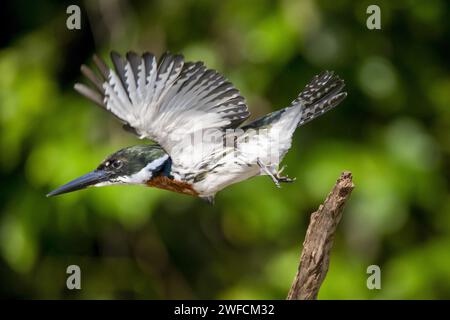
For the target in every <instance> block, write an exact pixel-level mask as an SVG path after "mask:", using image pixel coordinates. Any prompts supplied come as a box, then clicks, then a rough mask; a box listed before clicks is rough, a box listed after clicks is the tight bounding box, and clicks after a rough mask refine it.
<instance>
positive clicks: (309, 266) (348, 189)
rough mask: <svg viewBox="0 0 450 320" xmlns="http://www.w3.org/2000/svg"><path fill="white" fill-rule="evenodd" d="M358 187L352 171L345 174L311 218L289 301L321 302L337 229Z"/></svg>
mask: <svg viewBox="0 0 450 320" xmlns="http://www.w3.org/2000/svg"><path fill="white" fill-rule="evenodd" d="M353 188H354V184H353V181H352V174H351V172H343V173H342V174H341V176H340V178H339V179H338V180H337V182H336V185H335V186H334V188H333V190H331V192H330V193H329V194H328V196H327V198H326V199H325V201H324V203H323V204H321V205H320V207H319V209H318V210H317V211H316V212H314V213H313V214H312V215H311V220H310V223H309V226H308V230H307V231H306V236H305V240H304V242H303V251H302V253H301V258H300V264H299V267H298V271H297V274H296V276H295V278H294V282H293V283H292V286H291V289H290V290H289V294H288V297H287V299H288V300H313V299H317V295H318V293H319V289H320V286H321V285H322V282H323V280H324V279H325V276H326V274H327V271H328V266H329V263H330V251H331V248H332V247H333V240H334V234H335V232H336V227H337V225H338V224H339V221H340V220H341V217H342V212H343V210H344V205H345V203H346V201H347V199H348V197H349V196H350V194H351V193H352V190H353Z"/></svg>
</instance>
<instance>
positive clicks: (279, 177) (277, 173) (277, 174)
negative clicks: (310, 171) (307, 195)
mask: <svg viewBox="0 0 450 320" xmlns="http://www.w3.org/2000/svg"><path fill="white" fill-rule="evenodd" d="M285 168H286V166H282V167H281V169H280V170H278V171H275V174H274V177H275V179H277V181H278V182H286V183H292V182H294V181H295V180H296V178H289V177H288V176H287V175H286V176H282V175H281V173H282V172H283V170H284V169H285Z"/></svg>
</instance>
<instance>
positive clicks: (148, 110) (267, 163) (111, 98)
mask: <svg viewBox="0 0 450 320" xmlns="http://www.w3.org/2000/svg"><path fill="white" fill-rule="evenodd" d="M93 61H94V64H95V66H96V68H89V67H87V66H86V65H82V66H81V72H82V74H83V75H84V76H85V77H86V79H87V80H88V84H89V85H86V84H82V83H76V84H75V86H74V88H75V90H76V91H77V92H78V93H80V94H81V95H83V96H84V97H86V98H87V99H89V100H90V101H92V102H94V103H95V104H97V105H99V106H100V107H102V108H103V109H105V110H106V111H109V112H110V113H112V114H113V115H114V116H115V117H116V118H118V119H119V120H120V121H121V122H122V124H123V128H124V129H125V130H127V131H130V132H132V133H134V134H136V135H137V136H138V137H139V138H141V139H143V138H146V139H149V140H150V141H151V142H150V141H149V143H147V144H142V145H136V146H131V147H127V148H124V149H121V150H119V151H117V152H115V153H113V154H111V155H110V156H108V157H107V158H106V159H105V160H104V161H103V162H101V163H100V165H99V166H98V167H97V168H96V169H95V170H93V171H92V172H90V173H87V174H85V175H83V176H81V177H79V178H77V179H75V180H73V181H71V182H69V183H67V184H65V185H63V186H61V187H59V188H57V189H56V190H54V191H52V192H50V193H48V194H47V196H56V195H60V194H64V193H68V192H72V191H76V190H81V189H85V188H87V187H90V186H95V187H101V186H108V185H118V184H137V185H144V186H149V187H157V188H161V189H166V190H170V191H174V192H177V193H182V194H188V195H192V196H196V197H199V198H201V199H203V200H205V201H207V202H209V203H211V204H212V203H214V197H215V195H216V193H217V192H219V191H220V190H222V189H224V188H226V187H228V186H230V185H232V184H235V183H237V182H240V181H243V180H246V179H249V178H251V177H254V176H260V175H263V176H268V177H270V178H271V179H272V181H273V182H274V183H275V185H276V186H277V187H280V184H281V183H289V182H293V181H294V180H295V179H291V178H289V177H288V176H283V175H282V171H283V169H284V166H282V167H281V168H280V162H281V161H282V159H283V157H284V156H285V154H286V153H287V151H288V150H289V149H290V148H291V143H292V136H293V133H294V131H295V130H296V128H297V127H299V126H301V125H304V124H305V123H307V122H309V121H311V120H313V119H315V118H316V117H318V116H320V115H322V114H324V113H325V112H327V111H328V110H331V109H333V108H334V107H336V106H337V105H339V103H340V102H341V101H342V100H344V98H345V97H346V96H347V93H346V92H343V91H342V90H343V88H344V86H345V83H344V81H343V80H342V79H340V78H339V77H338V76H337V75H335V74H334V72H332V71H324V72H322V73H320V74H318V75H316V76H314V77H313V78H312V80H311V81H310V82H309V83H308V84H307V85H306V87H305V88H304V89H303V91H301V92H300V94H299V95H298V96H297V97H296V98H295V99H294V100H293V101H292V102H291V104H290V105H289V106H287V107H285V108H283V109H280V110H277V111H274V112H272V113H269V114H267V115H264V116H262V117H260V118H258V119H256V120H254V121H251V122H249V123H247V124H244V122H245V121H246V120H247V119H248V118H249V117H250V112H249V110H248V107H247V104H246V102H245V99H244V98H243V97H242V96H241V94H240V92H239V91H238V90H237V89H236V88H235V87H234V86H233V84H232V83H231V82H230V81H228V80H227V79H226V78H225V77H224V76H223V75H222V74H220V73H219V72H217V71H215V70H212V69H208V68H207V67H206V66H205V65H204V63H203V62H201V61H197V62H187V61H185V60H184V57H183V56H182V55H179V54H171V53H165V54H163V55H162V56H161V57H160V59H157V58H156V57H155V55H153V54H151V53H148V52H146V53H143V54H142V55H138V54H137V53H135V52H128V53H126V55H124V56H122V55H120V54H119V53H117V52H114V51H113V52H111V61H112V65H113V66H112V67H108V66H107V64H106V63H105V62H104V60H102V59H101V58H100V57H98V56H97V55H94V57H93Z"/></svg>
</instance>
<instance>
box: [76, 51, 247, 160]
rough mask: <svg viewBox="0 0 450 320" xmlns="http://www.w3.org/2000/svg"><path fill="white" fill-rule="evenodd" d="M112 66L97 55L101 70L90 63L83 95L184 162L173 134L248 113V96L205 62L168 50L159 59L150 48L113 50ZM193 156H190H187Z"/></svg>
mask: <svg viewBox="0 0 450 320" xmlns="http://www.w3.org/2000/svg"><path fill="white" fill-rule="evenodd" d="M111 60H112V63H113V68H108V66H107V65H106V63H105V62H104V61H103V60H102V59H100V58H99V57H97V56H94V63H95V65H96V67H97V69H98V70H99V75H97V74H96V73H95V72H94V71H92V70H91V69H89V68H88V67H86V66H82V69H81V71H82V73H83V74H84V75H85V76H86V78H87V79H88V80H89V81H90V82H91V83H92V84H93V86H94V88H89V87H87V86H85V85H82V84H76V85H75V89H76V90H77V91H78V92H79V93H81V94H82V95H83V96H85V97H87V98H88V99H89V100H92V101H93V102H95V103H96V104H99V105H101V106H103V107H104V108H105V109H107V110H108V111H110V112H111V113H113V114H114V115H115V116H116V117H118V118H119V119H120V120H121V121H122V122H123V123H124V124H125V125H124V127H125V128H127V130H129V131H133V132H136V133H137V134H138V135H139V136H140V137H141V138H148V139H151V140H154V141H156V142H158V143H159V144H160V145H161V146H162V147H163V148H164V149H165V150H166V151H167V152H168V153H169V154H170V155H171V157H172V159H173V161H174V162H175V161H178V162H179V163H181V164H182V162H183V156H185V157H186V155H183V154H180V153H179V152H178V153H177V151H176V150H183V147H182V146H181V147H180V146H179V145H178V146H177V144H180V142H179V140H178V139H177V137H175V135H177V134H180V133H181V134H182V135H183V136H186V135H189V134H192V133H194V132H195V131H196V130H198V129H199V128H201V129H209V128H217V129H221V130H223V129H225V128H229V127H233V128H234V127H237V126H239V125H240V124H241V123H242V122H244V121H245V120H246V119H247V118H248V117H249V116H250V113H249V111H248V108H247V105H246V103H245V99H244V98H243V97H242V96H241V95H240V93H239V91H238V90H237V89H236V88H234V86H233V85H232V84H231V83H230V82H229V81H228V80H227V79H225V78H224V77H223V76H222V75H221V74H220V73H218V72H217V71H215V70H211V69H207V68H206V67H205V66H204V64H203V63H202V62H185V61H184V58H183V56H181V55H174V54H170V53H165V54H164V55H163V56H162V57H161V58H160V60H159V62H157V60H156V58H155V56H154V55H153V54H151V53H144V54H143V55H142V56H139V55H138V54H136V53H134V52H128V53H127V54H126V56H125V58H124V57H122V56H121V55H119V54H118V53H117V52H111ZM187 157H189V155H187Z"/></svg>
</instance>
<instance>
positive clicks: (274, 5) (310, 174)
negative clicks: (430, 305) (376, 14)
mask: <svg viewBox="0 0 450 320" xmlns="http://www.w3.org/2000/svg"><path fill="white" fill-rule="evenodd" d="M73 3H76V2H74V1H50V0H41V1H25V0H19V1H11V0H10V1H6V2H5V1H3V2H2V4H1V6H0V15H1V17H0V18H1V19H0V24H1V25H0V27H1V28H0V176H1V190H0V297H1V298H35V299H43V298H62V299H79V298H87V299H109V298H111V299H118V298H129V299H165V298H194V299H197V298H204V299H216V298H230V299H237V298H248V299H260V298H263V299H264V298H275V299H284V298H285V297H286V295H287V292H288V289H289V287H290V284H291V281H292V279H293V277H294V275H295V272H296V269H297V265H298V259H299V255H300V250H301V244H302V241H303V238H304V234H305V229H306V227H307V224H308V220H309V215H310V213H311V212H313V211H314V210H315V209H316V208H317V206H318V205H319V204H320V203H321V202H322V201H323V199H324V198H325V196H326V194H327V193H328V191H329V190H330V189H331V187H332V186H333V184H334V182H335V180H336V179H337V177H338V176H339V174H340V173H341V172H342V171H343V170H351V171H352V172H353V175H354V181H355V184H356V189H355V190H354V192H353V195H352V197H351V200H350V202H349V203H348V206H347V208H346V210H345V213H344V217H343V220H342V222H341V225H340V226H339V230H338V234H337V237H336V242H335V247H334V249H333V254H332V257H331V265H330V270H329V273H328V276H327V278H326V280H325V282H324V284H323V286H322V289H321V291H320V294H319V298H321V299H403V298H404V299H414V298H424V299H435V298H447V299H448V298H450V185H449V180H450V179H449V178H450V170H449V169H450V139H449V133H450V72H449V71H450V61H449V52H450V50H449V49H450V23H449V19H448V17H449V13H450V10H449V6H450V3H449V2H448V1H443V0H442V1H440V0H433V1H395V2H394V1H360V2H353V1H312V0H298V1H297V0H284V1H241V0H231V1H206V0H200V1H193V0H192V1H174V0H159V1H148V0H141V1H125V0H108V1H107V0H92V1H85V2H79V5H80V6H81V8H82V29H81V30H73V31H71V30H68V29H67V28H66V19H67V17H68V15H67V14H66V8H67V6H68V5H69V4H73ZM370 4H378V5H379V6H380V8H381V19H382V30H373V31H371V30H368V29H367V28H366V19H367V17H368V15H367V14H366V8H367V6H368V5H370ZM113 49H114V50H118V51H119V52H122V53H124V52H126V51H127V50H130V49H133V50H137V51H146V50H148V51H151V52H154V53H156V54H158V55H160V54H161V53H163V52H164V51H166V50H170V51H171V52H180V53H183V54H184V55H185V57H186V59H188V60H203V61H205V62H206V64H207V65H208V66H210V67H212V68H216V69H217V70H219V71H220V72H222V73H224V74H225V75H226V76H227V77H228V78H229V79H230V80H231V81H232V82H233V83H234V84H235V85H236V86H237V88H239V89H240V90H241V92H242V94H243V95H244V96H245V97H246V98H247V102H248V105H249V107H250V109H251V111H252V113H253V117H256V116H259V115H262V114H264V113H267V112H270V111H272V110H276V109H279V108H281V107H284V106H287V105H288V104H289V103H290V101H291V100H292V99H294V98H295V97H296V95H297V94H298V92H299V91H300V90H301V89H302V88H303V86H304V85H305V84H306V83H307V82H308V81H309V80H310V78H312V76H314V75H315V74H317V73H319V72H321V71H322V70H325V69H331V70H335V71H336V72H337V73H338V74H339V75H340V76H341V77H342V78H344V79H345V80H346V83H347V91H348V98H347V99H346V100H345V101H344V103H342V104H341V106H340V107H339V108H337V109H335V110H333V111H332V112H330V113H328V114H326V115H325V116H323V117H321V118H319V119H317V120H315V121H314V122H312V123H309V124H308V125H306V126H304V127H301V128H300V129H299V130H298V131H297V133H296V135H295V139H294V143H293V147H292V149H291V152H290V153H289V155H288V156H287V158H286V159H285V161H284V162H285V164H287V165H288V168H287V172H288V174H289V175H290V176H295V177H297V181H296V183H294V184H290V185H285V186H283V188H282V189H281V190H279V189H277V188H275V186H274V184H273V183H272V181H271V180H270V179H268V178H267V177H259V178H255V179H252V180H249V181H246V182H243V183H240V184H238V185H235V186H232V187H230V188H228V189H226V190H225V191H223V192H221V193H219V195H218V197H217V199H216V205H215V206H213V207H211V206H209V205H207V204H205V203H203V202H201V201H200V200H198V199H194V198H191V197H188V196H184V195H178V194H173V193H170V192H167V191H162V190H157V189H148V188H142V187H123V186H116V187H106V188H99V189H89V190H85V191H81V192H76V193H72V194H68V195H64V196H61V197H57V198H46V197H45V194H46V193H47V192H48V191H50V190H51V189H54V188H55V187H57V186H59V185H61V184H62V183H65V182H67V181H68V180H71V179H72V178H74V177H77V176H79V175H81V174H83V173H85V172H88V171H90V170H91V169H93V168H95V167H96V166H97V164H98V163H99V162H100V161H101V160H102V159H103V158H104V157H105V156H107V155H108V154H110V153H112V152H114V151H116V150H117V149H120V148H122V147H125V146H129V145H133V144H138V143H142V141H139V140H138V139H136V138H135V137H134V136H133V135H130V134H127V133H125V132H124V131H122V130H121V128H120V124H119V123H118V122H117V121H116V120H115V119H114V118H113V117H112V116H110V115H109V114H107V113H105V112H104V111H102V110H101V109H100V108H97V107H95V106H94V105H93V104H91V103H90V102H88V101H87V100H85V99H84V98H82V97H81V96H78V95H77V94H76V93H75V91H74V90H73V89H72V88H73V84H74V82H76V81H79V80H80V79H81V77H80V72H79V67H80V65H81V64H82V63H87V64H91V63H92V62H91V57H92V54H93V53H94V52H97V53H99V54H100V55H102V56H103V57H104V58H107V55H108V53H109V51H110V50H113ZM71 264H76V265H79V266H80V267H81V272H82V280H81V281H82V282H81V285H82V289H81V290H79V291H77V290H75V291H69V290H67V289H66V277H67V275H66V268H67V266H68V265H71ZM372 264H376V265H379V266H380V268H381V272H382V277H381V281H382V282H381V285H382V288H381V290H368V289H367V287H366V279H367V277H368V275H367V274H366V269H367V267H368V266H369V265H372Z"/></svg>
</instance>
